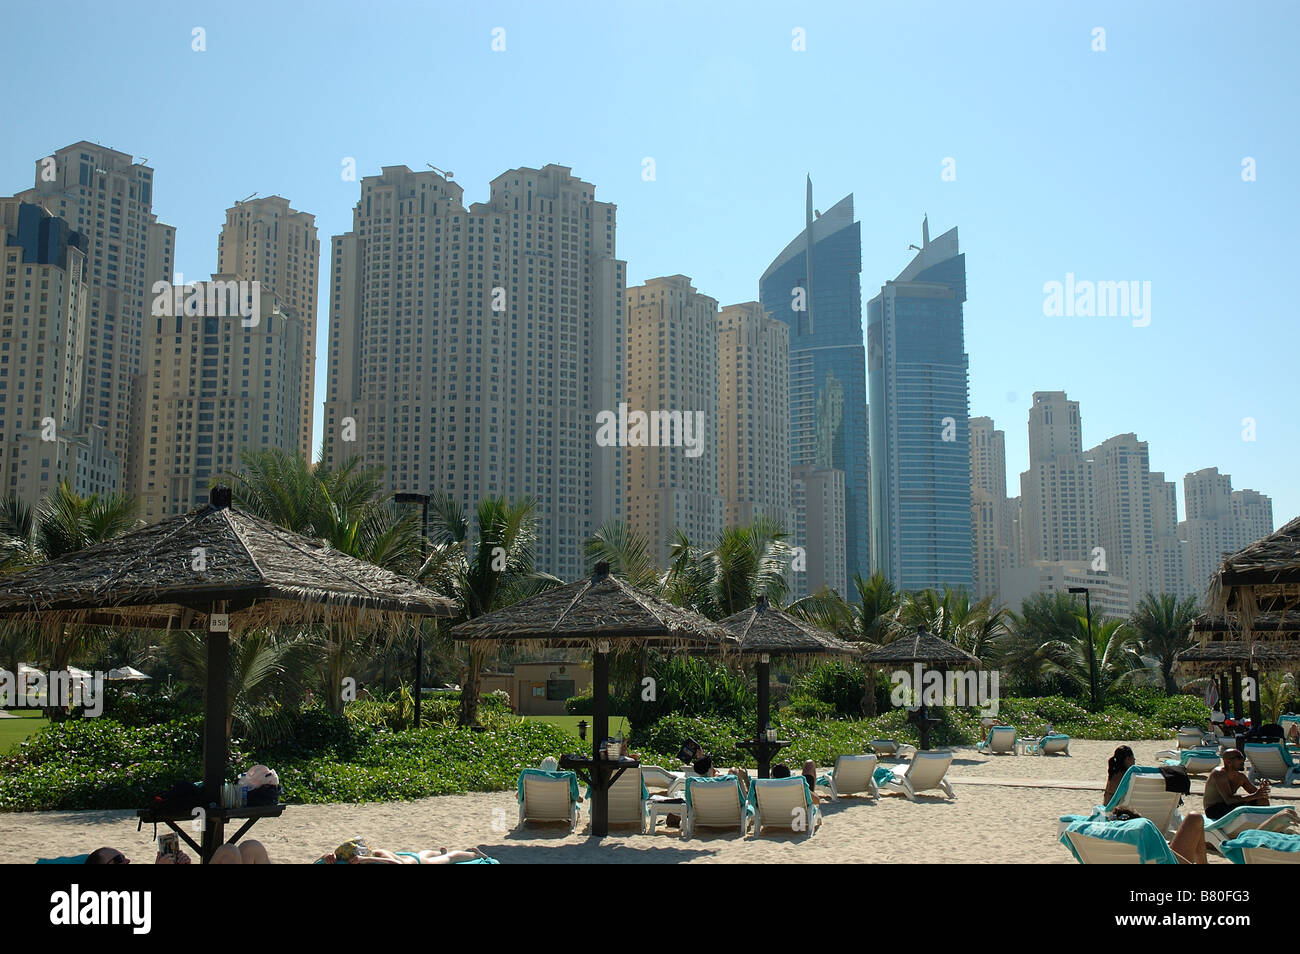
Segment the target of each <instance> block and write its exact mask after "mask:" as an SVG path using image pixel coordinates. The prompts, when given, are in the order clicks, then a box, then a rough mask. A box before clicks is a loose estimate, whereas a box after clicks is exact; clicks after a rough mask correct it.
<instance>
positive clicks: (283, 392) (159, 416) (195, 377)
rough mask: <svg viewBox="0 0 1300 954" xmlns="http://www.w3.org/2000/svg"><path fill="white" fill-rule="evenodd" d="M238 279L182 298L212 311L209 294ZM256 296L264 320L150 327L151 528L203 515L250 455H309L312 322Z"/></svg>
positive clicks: (140, 442)
mask: <svg viewBox="0 0 1300 954" xmlns="http://www.w3.org/2000/svg"><path fill="white" fill-rule="evenodd" d="M232 278H233V276H228V275H213V276H212V282H196V283H194V284H193V285H190V286H186V287H185V288H184V289H183V292H184V294H185V296H186V297H189V296H191V295H194V294H195V293H198V294H203V295H205V298H206V300H208V301H213V300H215V296H213V295H211V294H208V292H209V290H210V288H211V287H212V286H214V285H217V283H222V284H223V285H224V284H226V283H229V282H230V281H231V279H232ZM249 284H250V285H251V282H250V283H249ZM218 287H221V286H218ZM253 288H257V291H256V292H252V291H251V289H250V295H251V294H257V295H258V296H259V299H258V302H257V305H256V311H255V312H253V314H254V315H255V318H256V320H253V319H252V318H249V319H245V318H243V317H242V316H241V315H240V314H239V313H238V310H237V309H227V308H225V307H222V308H220V309H201V310H200V309H194V310H189V309H185V308H175V307H166V308H164V309H159V310H164V311H166V314H161V315H157V316H151V317H150V318H148V319H147V325H148V328H149V333H148V334H147V335H146V346H145V373H144V374H142V375H141V376H140V378H139V380H138V382H137V399H136V420H137V422H138V425H139V426H138V427H137V433H136V443H137V448H136V451H135V458H136V460H137V461H138V462H139V463H138V466H137V468H136V470H137V472H138V474H139V478H138V481H139V482H138V484H137V486H136V487H134V488H132V489H133V491H134V492H135V493H136V495H137V497H138V499H139V502H140V510H141V513H140V515H141V516H142V517H143V518H144V519H146V520H150V521H154V520H161V519H163V518H164V517H170V516H175V515H177V514H183V513H188V512H189V511H190V510H192V509H193V508H194V507H197V506H201V505H202V504H203V503H205V502H206V501H207V499H208V491H209V490H210V489H211V482H212V480H213V478H216V477H222V476H224V475H226V474H229V473H233V472H235V471H238V470H240V469H241V466H240V465H241V456H242V454H243V452H244V451H253V450H267V449H270V448H278V449H280V450H284V451H287V452H289V453H290V454H292V453H296V452H297V451H298V449H299V447H300V446H301V437H302V433H301V432H302V428H303V417H302V413H301V406H300V405H301V401H302V379H303V376H304V374H305V373H306V369H305V367H304V365H303V361H304V357H303V355H304V348H303V338H304V337H305V331H304V329H303V325H304V322H303V321H302V320H301V319H299V318H298V317H297V316H296V315H294V314H293V313H292V312H289V311H288V310H287V309H284V308H282V306H281V303H280V301H279V300H278V298H277V297H276V296H275V294H274V293H272V292H271V291H270V290H269V289H267V288H265V287H260V288H259V287H258V286H253ZM193 311H200V313H198V314H195V313H193ZM218 311H220V312H222V313H221V314H218Z"/></svg>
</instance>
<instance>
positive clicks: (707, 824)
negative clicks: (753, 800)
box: [682, 775, 749, 838]
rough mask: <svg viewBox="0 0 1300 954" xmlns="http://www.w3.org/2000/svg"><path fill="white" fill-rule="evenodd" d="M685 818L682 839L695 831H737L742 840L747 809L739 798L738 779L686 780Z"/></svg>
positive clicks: (747, 820)
mask: <svg viewBox="0 0 1300 954" xmlns="http://www.w3.org/2000/svg"><path fill="white" fill-rule="evenodd" d="M685 798H686V817H685V818H683V819H682V836H683V837H685V838H690V837H691V836H692V835H694V834H695V830H696V829H697V828H732V827H734V828H737V829H738V830H739V832H740V837H741V838H744V837H745V830H746V829H747V828H749V808H748V806H747V805H746V804H745V800H744V798H743V797H742V796H741V794H740V779H738V778H736V776H734V775H719V776H717V777H714V778H705V777H703V776H700V775H688V776H687V777H686V796H685Z"/></svg>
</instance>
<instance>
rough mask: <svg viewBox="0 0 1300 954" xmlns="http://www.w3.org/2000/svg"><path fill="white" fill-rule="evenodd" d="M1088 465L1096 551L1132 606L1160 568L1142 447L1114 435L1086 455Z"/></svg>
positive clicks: (1153, 586)
mask: <svg viewBox="0 0 1300 954" xmlns="http://www.w3.org/2000/svg"><path fill="white" fill-rule="evenodd" d="M1087 456H1088V458H1089V459H1090V460H1091V461H1092V464H1093V499H1094V501H1095V506H1096V511H1097V544H1096V545H1097V546H1099V547H1101V548H1102V551H1103V553H1104V555H1105V560H1106V565H1107V568H1108V569H1109V570H1110V572H1112V573H1115V574H1117V575H1118V576H1121V577H1123V578H1124V579H1125V580H1127V581H1128V585H1129V595H1130V598H1131V599H1132V600H1133V603H1134V606H1136V604H1137V602H1138V601H1139V600H1141V599H1142V597H1144V596H1145V595H1146V594H1147V593H1148V592H1157V591H1158V587H1159V586H1160V583H1161V575H1162V574H1161V568H1160V565H1159V563H1158V562H1157V559H1156V537H1155V532H1154V524H1155V517H1154V512H1153V506H1152V501H1151V492H1152V484H1151V463H1150V456H1149V453H1148V451H1147V442H1146V441H1139V440H1138V439H1137V435H1136V434H1119V435H1117V436H1115V437H1111V438H1108V439H1107V440H1104V441H1102V442H1101V443H1100V444H1098V445H1097V446H1096V447H1094V448H1092V449H1091V450H1089V451H1088V452H1087Z"/></svg>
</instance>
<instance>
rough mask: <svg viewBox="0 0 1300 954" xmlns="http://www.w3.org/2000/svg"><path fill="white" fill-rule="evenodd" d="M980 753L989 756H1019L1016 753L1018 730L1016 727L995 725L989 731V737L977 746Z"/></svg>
mask: <svg viewBox="0 0 1300 954" xmlns="http://www.w3.org/2000/svg"><path fill="white" fill-rule="evenodd" d="M975 748H977V749H978V750H979V751H981V752H986V753H988V754H989V755H1019V754H1020V753H1019V752H1017V751H1016V730H1015V727H1014V726H1009V725H995V726H994V727H993V728H991V729H989V737H988V738H987V739H985V740H984V741H983V742H980V743H979V744H977V745H976V746H975Z"/></svg>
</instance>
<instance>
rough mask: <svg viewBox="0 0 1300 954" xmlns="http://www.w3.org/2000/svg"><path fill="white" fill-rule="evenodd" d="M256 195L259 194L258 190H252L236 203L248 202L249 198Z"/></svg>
mask: <svg viewBox="0 0 1300 954" xmlns="http://www.w3.org/2000/svg"><path fill="white" fill-rule="evenodd" d="M255 195H257V193H256V192H250V193H248V195H246V196H244V197H243V198H242V199H240V200H239V202H236V203H235V205H239V204H240V203H242V202H247V201H248V200H249V199H251V198H252V197H253V196H255Z"/></svg>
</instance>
